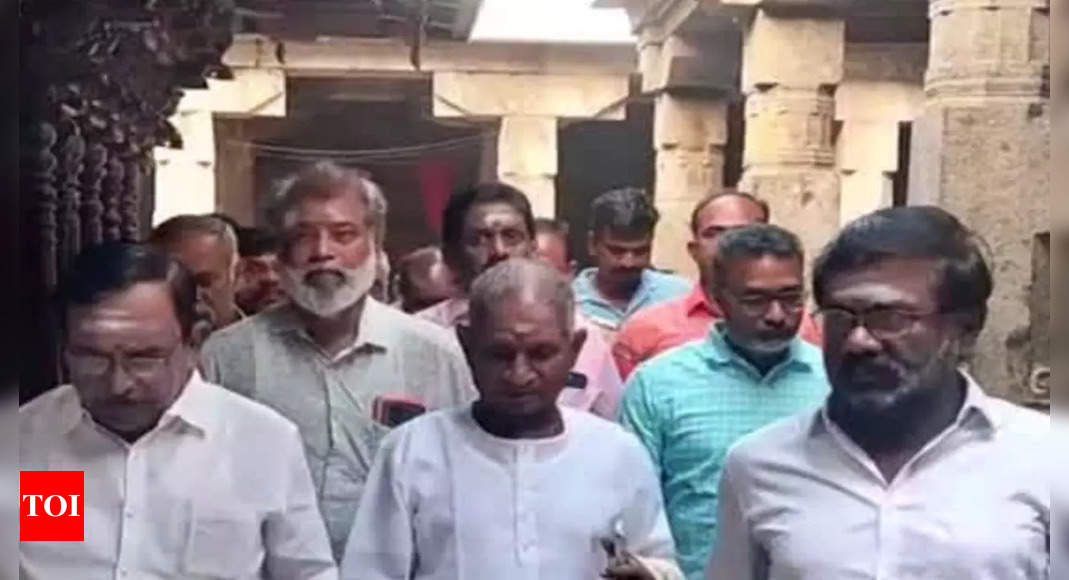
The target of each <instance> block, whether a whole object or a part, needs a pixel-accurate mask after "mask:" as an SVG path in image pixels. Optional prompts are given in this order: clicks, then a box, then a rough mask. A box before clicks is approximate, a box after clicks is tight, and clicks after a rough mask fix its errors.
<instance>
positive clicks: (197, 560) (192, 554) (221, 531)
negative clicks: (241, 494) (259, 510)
mask: <svg viewBox="0 0 1069 580" xmlns="http://www.w3.org/2000/svg"><path fill="white" fill-rule="evenodd" d="M190 528H191V529H190V538H189V548H188V551H187V553H186V570H187V571H188V573H189V574H190V575H192V576H194V577H196V578H214V579H219V578H246V577H258V576H259V572H260V568H261V567H262V565H263V559H264V553H263V542H262V535H261V530H260V521H259V518H258V517H257V516H256V515H255V513H253V511H252V510H251V509H248V510H241V509H238V508H236V507H231V506H219V505H205V506H198V508H197V509H196V511H195V514H194V519H193V523H192V525H191V526H190Z"/></svg>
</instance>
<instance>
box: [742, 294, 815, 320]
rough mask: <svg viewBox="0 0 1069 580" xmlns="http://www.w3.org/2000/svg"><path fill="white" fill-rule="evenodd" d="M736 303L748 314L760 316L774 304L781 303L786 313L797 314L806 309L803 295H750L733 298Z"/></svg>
mask: <svg viewBox="0 0 1069 580" xmlns="http://www.w3.org/2000/svg"><path fill="white" fill-rule="evenodd" d="M733 298H734V300H735V302H736V303H737V304H738V305H739V306H740V307H742V309H743V310H745V311H746V312H747V313H749V314H751V315H754V316H760V315H762V314H764V313H766V312H768V309H769V308H772V303H774V302H775V303H779V306H780V308H782V309H783V310H784V312H788V313H792V314H793V313H796V312H799V311H801V310H802V309H803V308H805V295H804V294H801V293H797V294H796V293H791V294H779V295H761V294H749V295H746V296H733Z"/></svg>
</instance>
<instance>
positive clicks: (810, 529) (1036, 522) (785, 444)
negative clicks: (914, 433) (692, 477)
mask: <svg viewBox="0 0 1069 580" xmlns="http://www.w3.org/2000/svg"><path fill="white" fill-rule="evenodd" d="M1049 432H1050V419H1049V417H1047V416H1046V415H1043V414H1041V413H1038V412H1035V411H1031V410H1027V409H1024V408H1021V407H1017V406H1014V405H1012V404H1010V403H1008V402H1005V401H1002V400H998V399H994V398H991V397H988V396H987V395H985V394H984V393H983V392H982V391H981V389H980V387H979V386H977V385H976V383H975V382H973V380H972V379H971V378H969V379H968V392H967V395H966V399H965V404H964V406H963V407H962V410H961V413H960V414H959V416H958V418H957V420H956V421H955V422H954V424H953V425H952V426H951V427H949V428H948V429H947V430H946V431H944V432H943V433H942V434H940V435H939V436H938V437H936V438H935V439H933V440H932V441H931V442H930V443H929V444H928V445H926V446H925V447H924V448H923V449H922V450H921V451H920V452H918V453H917V454H916V455H915V456H914V457H913V458H912V459H911V460H910V461H909V462H908V463H907V464H906V465H905V466H903V468H902V469H901V470H900V471H899V473H898V474H897V475H896V476H895V477H894V479H893V480H892V481H891V482H887V481H886V480H885V478H884V477H883V476H882V475H881V473H880V471H879V470H878V469H877V467H876V465H875V463H874V462H873V461H872V460H871V459H870V458H869V457H868V455H867V454H866V453H865V452H863V451H862V450H861V448H860V447H858V446H857V445H856V444H854V443H853V441H852V440H850V439H849V438H848V437H847V436H846V434H845V433H844V432H843V431H842V430H840V429H839V428H838V427H837V426H836V425H835V424H834V423H833V422H832V421H830V420H829V419H828V417H827V412H826V410H821V411H819V412H807V413H804V414H802V415H799V416H795V417H792V418H790V419H787V420H784V421H781V422H779V423H776V424H773V425H771V426H769V427H767V428H765V429H763V430H761V431H758V432H756V433H754V434H752V435H750V436H748V437H747V438H745V439H743V440H742V441H740V442H739V443H738V444H737V445H736V446H735V447H734V448H733V449H732V450H731V451H730V452H729V454H728V458H727V460H726V467H725V468H724V475H723V478H722V480H721V484H720V485H721V487H720V510H719V519H720V523H721V530H722V531H721V532H720V539H719V542H718V546H717V548H716V551H715V553H714V555H713V558H712V560H711V562H710V566H709V570H708V577H709V578H710V579H713V580H765V579H770V580H854V579H858V580H861V579H866V580H1040V579H1046V578H1049V574H1050V550H1049V547H1048V546H1049V540H1050V514H1051V512H1050V505H1051V504H1050V501H1051V500H1050V469H1051V468H1050V465H1051V464H1052V463H1053V462H1052V459H1051V450H1050V448H1049V446H1048V442H1047V437H1048V435H1049Z"/></svg>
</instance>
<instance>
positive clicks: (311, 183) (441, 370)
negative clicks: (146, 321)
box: [201, 162, 475, 559]
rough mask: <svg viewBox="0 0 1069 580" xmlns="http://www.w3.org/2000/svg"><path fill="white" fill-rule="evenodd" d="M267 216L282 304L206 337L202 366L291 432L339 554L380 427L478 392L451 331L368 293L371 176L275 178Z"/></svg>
mask: <svg viewBox="0 0 1069 580" xmlns="http://www.w3.org/2000/svg"><path fill="white" fill-rule="evenodd" d="M273 218H274V221H275V223H274V224H273V225H274V226H275V227H276V228H277V229H278V231H279V233H280V235H281V238H282V240H283V247H282V250H281V252H280V254H279V262H280V266H281V273H280V278H281V284H282V287H283V289H284V290H285V292H286V293H287V294H288V295H289V297H290V301H289V303H287V304H283V305H280V306H277V307H275V308H272V309H269V310H266V311H264V312H261V313H260V314H258V315H256V316H254V317H252V318H249V319H247V320H244V321H242V322H240V323H238V324H235V325H233V326H230V327H228V328H226V329H224V330H222V331H219V332H218V333H216V334H214V335H213V336H212V337H211V338H210V339H209V340H208V342H207V343H206V344H205V345H204V348H203V350H202V352H201V366H202V372H203V373H204V375H205V377H206V378H207V379H208V380H209V381H211V382H214V383H216V384H220V385H223V386H225V387H227V388H229V389H232V390H234V391H236V392H238V393H240V394H243V395H245V396H247V397H250V398H252V399H254V400H256V401H259V402H261V403H264V404H266V405H268V406H270V407H272V408H274V409H275V410H277V411H279V412H280V413H282V414H283V415H284V416H286V417H287V418H289V419H290V420H292V421H293V422H294V423H296V424H297V426H298V427H299V428H300V431H301V436H302V438H303V439H304V451H305V456H306V458H307V460H308V465H309V468H310V470H311V473H312V479H313V481H314V483H315V486H316V495H317V498H318V501H319V509H320V512H321V513H322V515H323V518H324V520H325V521H326V524H327V531H328V533H329V535H330V540H331V547H332V549H333V551H334V557H335V559H339V558H340V557H341V555H342V551H343V550H344V547H345V543H346V539H347V537H348V533H349V529H350V528H351V526H352V522H353V517H354V515H355V513H356V509H357V506H358V504H359V501H360V497H361V494H362V492H363V489H364V483H365V479H366V477H367V474H368V471H369V470H370V468H371V464H372V461H373V459H374V455H375V453H376V451H377V449H378V445H379V442H380V441H381V440H382V438H383V437H384V436H385V435H386V433H387V432H389V430H390V429H391V428H392V427H394V426H396V425H398V424H399V423H401V422H403V421H404V420H407V419H410V418H412V417H414V416H415V415H418V414H420V413H422V412H425V411H428V410H434V409H439V408H446V407H451V406H455V405H458V404H463V403H466V402H468V401H470V400H472V399H474V398H475V391H474V387H473V384H472V380H471V375H470V371H469V370H468V366H467V364H466V362H465V360H464V356H463V354H462V353H461V350H460V346H459V344H458V343H457V341H456V338H455V335H453V334H452V333H450V332H448V331H447V330H444V329H442V328H439V327H437V326H435V325H433V324H431V323H429V322H425V321H422V320H418V319H416V318H415V317H412V316H409V315H407V314H405V313H403V312H400V311H399V310H395V309H393V308H390V307H388V306H386V305H384V304H382V303H380V302H378V301H376V300H375V299H374V298H372V297H371V296H370V295H369V291H370V290H371V288H372V286H373V284H374V282H375V276H376V260H377V256H378V254H379V252H380V250H381V248H380V246H381V240H382V239H383V234H384V228H385V222H386V201H385V199H384V198H383V196H382V194H381V192H380V191H379V188H378V187H377V186H376V185H375V184H374V183H372V182H371V181H370V180H368V179H365V178H363V177H361V176H360V175H359V174H357V173H356V172H354V171H351V170H347V169H343V168H340V167H338V166H336V165H334V164H331V163H326V162H324V163H318V164H315V165H313V166H310V167H308V168H306V169H304V170H302V171H301V172H299V173H298V174H297V175H296V176H294V177H293V178H291V179H289V180H288V181H287V182H286V183H285V184H284V185H283V187H282V189H281V192H280V195H279V203H278V206H277V208H276V211H275V212H273ZM250 443H251V444H253V445H255V442H250ZM271 451H272V450H270V449H263V450H262V452H264V453H270V452H271Z"/></svg>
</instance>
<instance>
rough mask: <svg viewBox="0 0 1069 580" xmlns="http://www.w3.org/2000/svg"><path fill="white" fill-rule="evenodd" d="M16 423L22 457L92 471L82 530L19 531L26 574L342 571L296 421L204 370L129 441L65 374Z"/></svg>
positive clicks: (39, 465)
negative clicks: (71, 533)
mask: <svg viewBox="0 0 1069 580" xmlns="http://www.w3.org/2000/svg"><path fill="white" fill-rule="evenodd" d="M19 431H20V433H19V435H20V437H19V451H20V460H21V469H23V470H72V471H84V472H85V475H84V478H85V497H84V526H85V541H83V542H22V543H21V544H20V547H19V569H20V574H19V577H20V578H26V579H30V580H33V579H42V580H53V579H59V578H62V579H68V578H69V579H74V578H77V579H78V580H104V579H109V580H124V579H129V580H153V579H159V578H182V579H190V578H228V579H239V580H253V579H261V578H267V579H278V580H298V579H302V580H303V579H315V580H330V579H334V578H337V571H336V569H335V567H334V562H333V560H332V558H331V553H330V547H329V544H328V542H327V535H326V529H325V527H324V525H323V521H322V518H321V517H320V515H319V511H318V509H317V507H316V499H315V494H314V491H313V488H312V479H311V476H310V475H309V473H308V465H307V463H306V462H305V459H304V453H303V451H302V446H301V439H300V436H299V435H298V434H297V428H296V427H295V426H294V425H293V424H292V423H290V422H289V421H287V420H286V419H283V418H282V417H281V416H279V415H278V414H277V413H275V412H274V411H271V410H270V409H268V408H267V407H264V406H262V405H259V404H257V403H254V402H252V401H249V400H247V399H244V398H242V397H240V396H239V395H235V394H233V393H230V392H228V391H227V390H225V389H223V388H221V387H218V386H215V385H212V384H210V383H206V382H204V381H203V380H202V379H201V378H200V377H199V375H197V374H194V375H193V376H192V377H191V379H190V381H189V383H187V384H186V386H185V389H184V390H183V392H182V394H181V395H179V397H178V399H177V400H175V402H174V404H173V405H172V406H171V408H170V409H169V410H167V411H166V412H165V413H164V415H163V416H162V417H161V418H160V421H159V423H158V425H157V426H156V428H155V429H153V430H152V431H150V432H149V433H147V434H145V435H144V436H142V437H141V438H140V439H138V440H137V441H136V442H134V443H133V444H128V443H126V442H125V441H123V440H122V439H120V438H119V437H117V436H116V435H114V434H112V433H110V432H108V431H106V430H105V429H104V428H102V427H101V426H99V425H98V424H96V423H95V422H94V421H93V420H92V419H91V418H90V417H89V415H88V413H86V412H85V411H84V410H83V409H82V407H81V405H80V401H79V398H78V395H77V392H76V391H75V390H74V389H73V388H72V387H71V386H69V385H68V386H63V387H59V388H56V389H53V390H52V391H49V392H46V393H44V394H42V395H40V396H39V397H37V398H36V399H35V400H33V401H31V402H30V403H28V404H26V405H25V406H23V407H22V408H21V409H20V410H19Z"/></svg>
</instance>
